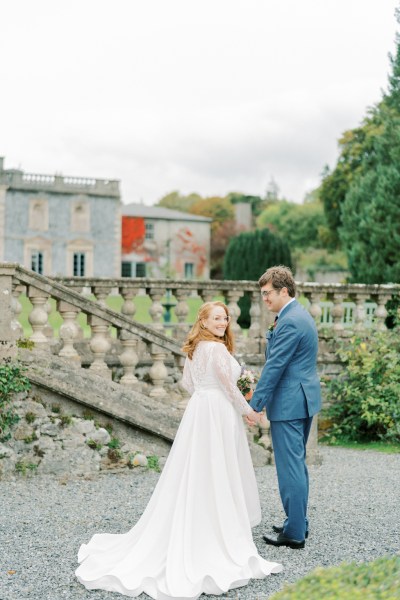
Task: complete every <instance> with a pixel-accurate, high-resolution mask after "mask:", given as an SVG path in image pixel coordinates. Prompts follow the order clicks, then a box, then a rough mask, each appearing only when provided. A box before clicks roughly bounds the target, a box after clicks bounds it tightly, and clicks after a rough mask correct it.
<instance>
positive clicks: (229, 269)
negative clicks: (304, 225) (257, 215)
mask: <svg viewBox="0 0 400 600" xmlns="http://www.w3.org/2000/svg"><path fill="white" fill-rule="evenodd" d="M273 265H286V266H287V267H291V268H292V267H293V264H292V257H291V254H290V250H289V246H288V245H287V243H286V241H285V240H283V239H281V238H280V237H278V236H276V235H273V234H272V233H271V232H270V231H269V230H268V229H258V230H256V231H246V232H245V233H241V234H239V235H237V236H236V237H233V238H232V239H231V241H230V242H229V246H228V248H227V251H226V254H225V258H224V279H233V280H240V279H247V280H252V281H258V279H259V278H260V277H261V275H262V274H263V273H264V272H265V271H266V270H267V269H268V268H269V267H272V266H273ZM239 308H240V311H241V313H240V317H239V319H238V323H239V325H240V326H241V327H245V328H247V327H249V326H250V297H249V296H248V295H247V294H246V295H245V296H243V297H242V298H241V299H240V300H239Z"/></svg>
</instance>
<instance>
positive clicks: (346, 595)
mask: <svg viewBox="0 0 400 600" xmlns="http://www.w3.org/2000/svg"><path fill="white" fill-rule="evenodd" d="M322 598H329V600H396V599H397V598H400V556H394V557H384V558H378V559H377V560H375V561H373V562H371V563H362V564H360V565H357V564H356V563H350V564H349V563H344V564H342V565H340V566H338V567H331V568H329V569H323V568H321V567H319V568H318V569H315V570H314V571H312V572H311V573H310V574H309V575H307V576H306V577H304V578H303V579H301V580H300V581H297V582H296V583H294V584H292V585H290V586H287V587H286V588H284V589H283V590H282V591H281V592H278V593H277V594H274V595H273V596H272V597H271V600H321V599H322Z"/></svg>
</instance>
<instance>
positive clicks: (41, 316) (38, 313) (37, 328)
mask: <svg viewBox="0 0 400 600" xmlns="http://www.w3.org/2000/svg"><path fill="white" fill-rule="evenodd" d="M28 298H29V300H30V301H31V303H32V306H33V309H32V311H31V313H30V315H29V317H28V321H29V323H30V324H31V327H32V330H33V333H32V335H31V340H32V342H35V344H36V345H40V346H41V347H46V346H48V344H49V340H48V338H47V336H46V335H45V330H46V326H47V324H48V312H47V307H46V303H47V300H48V298H49V294H47V293H46V292H42V290H38V289H37V288H34V287H32V286H31V285H30V286H28Z"/></svg>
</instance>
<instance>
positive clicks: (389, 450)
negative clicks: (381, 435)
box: [319, 438, 400, 454]
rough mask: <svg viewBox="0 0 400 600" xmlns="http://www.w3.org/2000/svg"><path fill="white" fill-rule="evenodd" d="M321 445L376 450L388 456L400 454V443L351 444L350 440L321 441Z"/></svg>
mask: <svg viewBox="0 0 400 600" xmlns="http://www.w3.org/2000/svg"><path fill="white" fill-rule="evenodd" d="M319 443H320V444H323V445H325V446H333V447H341V448H350V449H351V450H374V451H375V452H385V453H386V454H398V453H400V443H399V444H393V443H389V442H364V443H361V442H349V441H348V440H340V439H339V440H336V441H335V443H331V442H328V441H324V439H323V438H322V439H321V440H319Z"/></svg>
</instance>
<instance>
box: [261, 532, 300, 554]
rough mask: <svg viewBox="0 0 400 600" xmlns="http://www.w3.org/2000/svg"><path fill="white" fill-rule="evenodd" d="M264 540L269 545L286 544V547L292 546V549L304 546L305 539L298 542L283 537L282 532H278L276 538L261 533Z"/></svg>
mask: <svg viewBox="0 0 400 600" xmlns="http://www.w3.org/2000/svg"><path fill="white" fill-rule="evenodd" d="M263 538H264V541H265V542H266V543H267V544H269V545H270V546H287V547H288V548H292V550H299V549H300V548H304V546H305V541H304V540H303V541H301V542H299V541H298V540H292V539H291V538H288V537H285V536H284V535H283V533H279V534H278V537H277V538H276V540H274V539H272V538H269V537H267V536H266V535H263Z"/></svg>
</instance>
